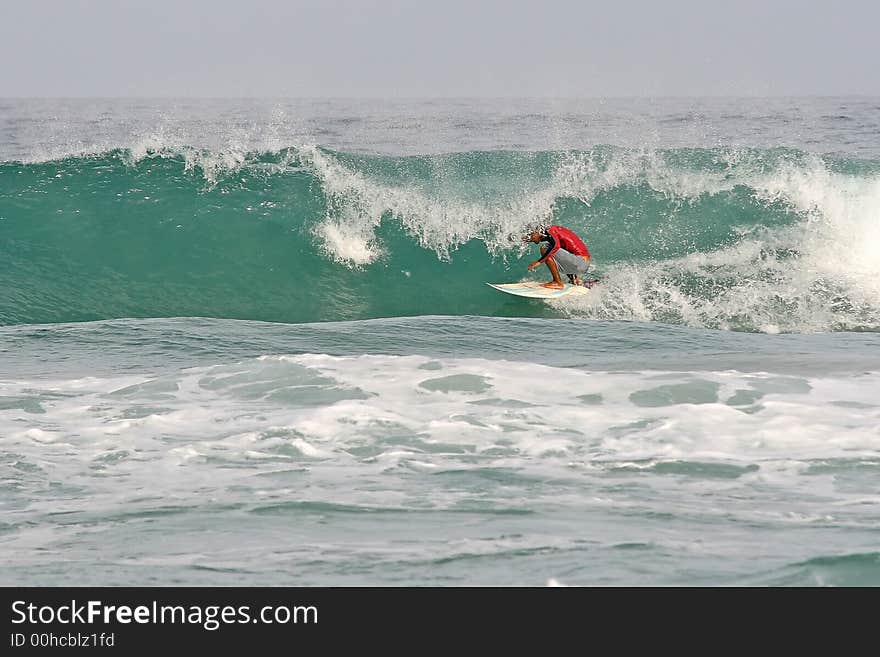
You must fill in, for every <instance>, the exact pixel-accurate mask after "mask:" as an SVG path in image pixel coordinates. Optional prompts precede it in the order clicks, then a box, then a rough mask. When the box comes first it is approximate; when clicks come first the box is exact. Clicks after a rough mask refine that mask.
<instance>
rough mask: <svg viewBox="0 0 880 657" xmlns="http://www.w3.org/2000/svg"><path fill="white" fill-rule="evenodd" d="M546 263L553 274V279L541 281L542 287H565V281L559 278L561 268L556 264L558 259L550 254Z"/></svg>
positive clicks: (554, 288)
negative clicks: (545, 281)
mask: <svg viewBox="0 0 880 657" xmlns="http://www.w3.org/2000/svg"><path fill="white" fill-rule="evenodd" d="M544 264H545V265H547V269H549V270H550V273H551V274H553V280H552V281H550V282H549V283H541V286H542V287H549V288H551V289H553V290H561V289H562V288H564V287H565V283H563V282H562V279H561V278H559V268H558V267H557V266H556V260H555V259H554V258H553V256H550V257H549V258H547V259H546V260H545V261H544Z"/></svg>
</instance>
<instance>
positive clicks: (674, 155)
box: [0, 99, 880, 586]
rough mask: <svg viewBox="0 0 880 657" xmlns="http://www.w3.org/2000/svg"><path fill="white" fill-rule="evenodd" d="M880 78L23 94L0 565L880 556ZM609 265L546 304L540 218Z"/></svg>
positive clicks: (263, 575)
mask: <svg viewBox="0 0 880 657" xmlns="http://www.w3.org/2000/svg"><path fill="white" fill-rule="evenodd" d="M878 135H880V104H878V103H877V102H876V101H874V100H872V99H807V100H797V99H793V100H792V99H788V100H773V101H748V100H737V101H727V102H722V101H719V100H712V99H705V100H699V99H697V100H693V101H686V100H663V101H661V100H658V101H652V102H650V103H648V102H646V101H639V102H635V103H632V104H627V103H624V102H623V101H612V100H609V101H581V102H575V101H568V102H566V103H562V101H560V102H559V103H556V104H553V103H549V102H544V103H543V104H542V102H541V101H517V102H514V103H506V104H504V105H501V104H496V105H491V103H488V101H479V102H478V101H448V102H444V103H438V102H416V101H412V102H409V103H403V104H390V103H386V104H382V103H365V102H362V103H359V102H354V101H333V102H329V101H327V102H325V101H308V102H307V101H297V102H288V103H282V102H279V101H258V100H254V101H212V102H206V103H204V104H198V103H192V102H190V103H188V104H187V103H175V102H171V101H143V102H141V101H106V102H104V101H100V102H99V101H82V102H80V103H76V102H73V101H3V102H2V103H0V156H2V162H0V289H2V290H3V293H2V294H0V469H2V472H3V474H2V477H0V509H3V514H2V517H0V556H2V557H3V558H2V559H0V563H2V564H3V565H2V566H0V581H2V582H3V583H4V584H7V585H15V584H22V585H25V584H40V585H45V584H61V585H86V584H113V585H120V584H135V585H137V584H192V585H196V584H208V585H215V584H216V585H247V584H255V585H256V584H294V585H295V584H312V585H350V584H354V585H365V584H367V585H368V584H378V585H412V584H416V585H420V584H427V585H439V586H443V585H462V584H464V585H469V584H477V585H516V584H523V585H545V584H563V585H584V584H586V585H750V586H751V585H757V586H759V585H771V586H775V585H784V586H787V585H798V586H815V585H820V586H823V585H877V584H880V551H878V547H877V546H878V534H877V527H878V526H880V522H878V521H880V499H878V497H877V495H876V488H877V487H876V474H877V472H878V471H880V429H878V427H880V403H878V402H877V399H880V331H878V329H880V282H878V281H880V247H878V246H877V244H878V243H880V240H878V238H880V223H878V211H880V139H878ZM538 221H541V222H547V221H552V222H555V223H561V224H564V225H566V226H569V227H572V228H574V229H575V230H576V231H577V232H579V233H580V234H581V235H582V236H583V237H584V239H585V241H586V243H587V245H588V246H589V247H590V249H591V251H592V253H593V256H594V262H595V264H596V270H595V273H596V274H597V275H599V276H600V277H601V278H602V284H601V285H600V286H599V287H598V288H596V289H595V290H594V291H592V292H591V293H590V294H589V295H587V296H586V297H583V298H578V299H562V300H560V301H558V302H552V303H547V302H537V301H529V300H523V299H516V298H512V297H508V296H506V295H502V294H500V293H498V292H496V291H494V290H492V289H491V288H489V287H488V286H486V285H485V282H487V281H492V282H505V281H515V280H522V279H542V278H544V277H547V273H546V271H539V272H535V273H531V274H530V273H528V272H526V265H527V264H528V262H530V261H531V260H533V259H534V258H535V252H534V248H535V247H534V246H531V245H530V246H531V248H529V247H528V246H526V245H523V244H522V243H521V242H520V241H519V239H518V237H519V235H520V234H521V233H522V231H523V230H524V229H525V228H527V227H529V226H530V225H532V224H533V223H535V222H538Z"/></svg>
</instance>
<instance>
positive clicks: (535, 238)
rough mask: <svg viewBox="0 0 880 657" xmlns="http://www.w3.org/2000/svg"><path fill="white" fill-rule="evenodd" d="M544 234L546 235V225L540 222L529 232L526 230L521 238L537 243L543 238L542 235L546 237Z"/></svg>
mask: <svg viewBox="0 0 880 657" xmlns="http://www.w3.org/2000/svg"><path fill="white" fill-rule="evenodd" d="M546 236H547V227H546V226H544V225H542V224H538V225H537V226H535V227H534V228H532V229H531V230H530V231H529V232H527V233H526V234H525V235H523V238H522V239H523V242H534V243H535V244H537V243H538V242H540V241H541V240H542V239H544V237H546Z"/></svg>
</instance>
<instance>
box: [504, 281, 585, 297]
mask: <svg viewBox="0 0 880 657" xmlns="http://www.w3.org/2000/svg"><path fill="white" fill-rule="evenodd" d="M486 285H488V286H490V287H494V288H495V289H496V290H500V291H501V292H506V293H507V294H513V295H516V296H518V297H528V298H529V299H558V298H559V297H564V296H567V295H581V294H589V292H590V290H589V288H586V287H583V286H582V285H569V284H568V283H565V287H563V288H562V289H561V290H554V289H553V288H550V287H544V286H543V285H542V284H541V283H539V282H538V281H524V282H522V283H486Z"/></svg>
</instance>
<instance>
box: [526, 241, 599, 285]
mask: <svg viewBox="0 0 880 657" xmlns="http://www.w3.org/2000/svg"><path fill="white" fill-rule="evenodd" d="M523 242H534V243H535V244H540V243H541V242H547V244H546V245H544V244H542V245H541V259H540V260H535V262H533V263H531V264H530V265H529V271H532V270H533V269H535V268H536V267H540V266H541V265H542V264H543V265H547V268H548V269H549V270H550V273H551V274H552V275H553V280H552V281H550V282H549V283H542V286H543V287H547V288H550V289H553V290H561V289H562V288H564V287H565V284H564V283H563V282H562V278H561V277H560V274H565V275H567V276H568V280H569V281H570V282H571V284H572V285H584V284H585V283H584V281H583V279H581V275H582V274H585V273H586V271H587V268H588V267H589V266H590V260H591V258H590V251H589V250H588V249H587V247H586V245H585V244H584V243H583V242H582V241H581V238H580V237H578V236H577V235H575V234H574V233H573V232H572V231H570V230H569V229H568V228H565V227H564V226H546V227H545V226H538V227H537V228H536V229H535V230H533V231H531V232H530V233H529V234H528V235H526V236H525V237H523Z"/></svg>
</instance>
